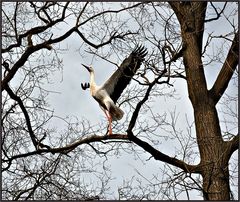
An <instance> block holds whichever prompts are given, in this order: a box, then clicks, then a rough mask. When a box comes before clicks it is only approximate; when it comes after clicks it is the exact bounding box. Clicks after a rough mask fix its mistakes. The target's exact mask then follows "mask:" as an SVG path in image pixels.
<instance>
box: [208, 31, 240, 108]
mask: <svg viewBox="0 0 240 202" xmlns="http://www.w3.org/2000/svg"><path fill="white" fill-rule="evenodd" d="M238 37H239V32H237V33H236V34H235V36H234V39H233V42H232V46H231V48H230V50H229V52H228V55H227V58H226V60H225V62H224V64H223V66H222V68H221V71H220V72H219V74H218V77H217V79H216V81H215V83H214V85H213V87H212V88H211V90H210V91H209V93H210V95H211V96H212V99H213V101H214V103H215V104H217V102H218V101H219V100H220V98H221V97H222V95H223V94H224V92H225V90H226V89H227V86H228V83H229V81H230V80H231V78H232V75H233V73H234V71H235V69H236V67H237V65H238V55H239V38H238Z"/></svg>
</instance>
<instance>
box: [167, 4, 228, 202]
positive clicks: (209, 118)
mask: <svg viewBox="0 0 240 202" xmlns="http://www.w3.org/2000/svg"><path fill="white" fill-rule="evenodd" d="M170 4H171V6H172V8H173V9H174V11H175V13H176V15H177V17H178V20H179V22H180V25H181V34H182V39H183V45H184V51H183V62H184V66H185V71H186V78H187V85H188V93H189V98H190V100H191V103H192V106H193V109H194V117H195V126H196V136H197V142H198V147H199V152H200V158H201V162H200V170H201V174H202V177H203V196H204V199H205V200H229V199H230V188H229V171H228V161H229V156H228V154H227V153H228V152H227V143H226V142H224V141H223V139H222V135H221V129H220V125H219V119H218V114H217V110H216V107H215V104H216V102H215V101H214V99H213V98H212V97H211V94H210V93H209V91H208V89H207V84H206V80H205V75H204V69H203V64H202V60H201V51H202V34H203V30H204V17H205V10H206V3H203V2H196V4H194V3H189V4H188V3H186V4H183V3H170ZM204 8H205V9H204ZM203 9H204V10H203ZM193 10H194V12H192V11H193Z"/></svg>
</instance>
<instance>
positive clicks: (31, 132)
mask: <svg viewBox="0 0 240 202" xmlns="http://www.w3.org/2000/svg"><path fill="white" fill-rule="evenodd" d="M6 91H7V92H8V94H9V96H10V97H11V98H12V99H13V100H15V101H17V103H18V104H19V106H20V108H21V110H22V112H23V114H24V117H25V119H26V124H27V128H28V132H29V135H30V137H31V140H32V143H33V145H34V146H35V147H36V148H37V145H38V143H37V140H36V137H35V134H34V132H33V129H32V125H31V120H30V117H29V115H28V112H27V110H26V108H25V106H24V104H23V102H22V100H21V98H20V97H18V96H17V95H16V94H14V92H13V91H12V89H11V88H10V87H9V86H8V85H6Z"/></svg>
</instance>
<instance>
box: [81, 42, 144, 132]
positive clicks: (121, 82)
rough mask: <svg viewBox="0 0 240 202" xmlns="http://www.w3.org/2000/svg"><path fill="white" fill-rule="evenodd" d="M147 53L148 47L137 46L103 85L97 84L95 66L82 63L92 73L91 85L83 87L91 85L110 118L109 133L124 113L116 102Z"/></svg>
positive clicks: (85, 87) (83, 87)
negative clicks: (113, 123) (113, 124)
mask: <svg viewBox="0 0 240 202" xmlns="http://www.w3.org/2000/svg"><path fill="white" fill-rule="evenodd" d="M146 55H147V49H146V48H144V47H143V46H137V47H136V48H135V49H134V50H133V51H132V53H131V54H130V55H129V57H127V58H126V59H125V60H124V61H123V62H122V64H121V65H120V67H119V68H118V69H117V70H116V71H115V72H114V73H113V74H112V76H111V77H110V78H109V79H108V80H107V81H106V82H105V83H104V84H103V85H102V86H98V85H96V83H95V78H94V76H95V75H94V70H93V68H92V67H89V66H86V65H84V64H82V65H83V66H84V67H85V68H86V69H87V70H88V71H89V73H90V85H89V83H85V84H84V85H83V84H81V86H82V89H83V90H86V89H87V88H89V87H90V92H91V95H92V97H93V98H94V99H95V100H96V101H97V102H98V103H99V105H100V107H101V109H102V110H103V111H104V113H105V115H106V117H107V119H108V122H109V130H108V134H109V135H111V134H112V121H115V120H120V119H121V118H122V117H123V114H124V112H123V111H122V110H121V109H120V108H119V107H117V106H116V104H115V103H116V102H117V100H118V98H119V97H120V95H121V93H122V92H123V90H124V89H125V88H126V86H127V85H128V84H129V82H130V81H131V79H132V77H133V76H134V74H135V73H136V71H137V70H138V69H139V67H140V66H141V64H142V62H143V60H144V57H145V56H146Z"/></svg>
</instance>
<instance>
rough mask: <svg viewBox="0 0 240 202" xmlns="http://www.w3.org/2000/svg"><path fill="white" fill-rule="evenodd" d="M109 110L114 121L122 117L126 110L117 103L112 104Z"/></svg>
mask: <svg viewBox="0 0 240 202" xmlns="http://www.w3.org/2000/svg"><path fill="white" fill-rule="evenodd" d="M109 112H110V115H111V117H112V120H113V121H116V120H120V119H122V117H123V115H124V112H123V111H122V110H121V109H120V108H119V107H117V106H116V105H115V106H111V107H110V111H109Z"/></svg>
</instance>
